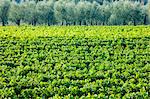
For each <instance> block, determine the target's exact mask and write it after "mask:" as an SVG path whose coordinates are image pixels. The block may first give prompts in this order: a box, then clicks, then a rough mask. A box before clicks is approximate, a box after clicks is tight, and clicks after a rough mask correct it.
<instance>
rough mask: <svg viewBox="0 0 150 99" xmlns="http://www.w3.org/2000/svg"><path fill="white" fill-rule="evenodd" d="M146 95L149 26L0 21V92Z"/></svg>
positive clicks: (140, 98)
mask: <svg viewBox="0 0 150 99" xmlns="http://www.w3.org/2000/svg"><path fill="white" fill-rule="evenodd" d="M9 97H10V98H12V99H13V98H21V99H24V98H25V99H29V98H31V99H34V98H40V99H41V97H43V98H54V99H60V98H66V99H68V98H71V99H73V98H76V99H78V98H86V99H91V98H95V99H97V98H102V99H107V98H110V99H120V98H123V99H130V98H136V99H148V97H150V27H149V26H101V27H100V26H51V27H48V26H36V27H33V26H20V27H17V26H6V27H0V98H2V99H3V98H9Z"/></svg>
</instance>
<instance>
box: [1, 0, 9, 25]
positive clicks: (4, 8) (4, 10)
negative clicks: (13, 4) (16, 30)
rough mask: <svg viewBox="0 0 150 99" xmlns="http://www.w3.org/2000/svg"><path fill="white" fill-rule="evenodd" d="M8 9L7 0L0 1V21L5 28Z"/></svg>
mask: <svg viewBox="0 0 150 99" xmlns="http://www.w3.org/2000/svg"><path fill="white" fill-rule="evenodd" d="M9 8H10V1H9V0H0V21H1V22H2V25H3V26H5V25H6V24H7V23H8V12H9Z"/></svg>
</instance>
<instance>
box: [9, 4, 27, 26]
mask: <svg viewBox="0 0 150 99" xmlns="http://www.w3.org/2000/svg"><path fill="white" fill-rule="evenodd" d="M24 16H25V7H24V3H23V2H22V3H20V4H18V3H16V2H12V3H11V7H10V11H9V19H10V20H11V21H12V22H15V23H16V24H17V25H20V22H21V20H23V19H24Z"/></svg>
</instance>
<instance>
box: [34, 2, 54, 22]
mask: <svg viewBox="0 0 150 99" xmlns="http://www.w3.org/2000/svg"><path fill="white" fill-rule="evenodd" d="M53 7H54V1H53V0H51V1H47V2H46V1H41V2H38V3H37V6H36V8H37V13H38V14H39V15H38V21H39V22H40V23H46V24H47V25H51V24H54V20H55V18H54V9H53Z"/></svg>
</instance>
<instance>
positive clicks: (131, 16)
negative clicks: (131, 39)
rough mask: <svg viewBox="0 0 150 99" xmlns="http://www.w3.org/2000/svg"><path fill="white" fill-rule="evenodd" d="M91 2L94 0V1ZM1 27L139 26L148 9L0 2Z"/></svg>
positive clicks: (56, 0)
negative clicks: (43, 25) (23, 25)
mask: <svg viewBox="0 0 150 99" xmlns="http://www.w3.org/2000/svg"><path fill="white" fill-rule="evenodd" d="M93 1H94V0H93ZM0 2H1V3H0V21H1V23H2V25H3V26H4V25H6V24H8V23H9V24H10V23H15V24H17V25H20V24H21V23H28V24H32V25H39V24H47V25H128V24H130V25H139V24H140V25H142V24H148V15H149V6H148V4H147V5H144V4H141V3H140V2H133V1H114V2H103V3H102V4H100V3H98V2H96V1H94V2H90V0H89V1H87V0H49V1H47V0H44V1H39V2H36V1H32V0H23V1H22V2H16V0H14V1H13V0H11V1H10V0H0Z"/></svg>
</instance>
